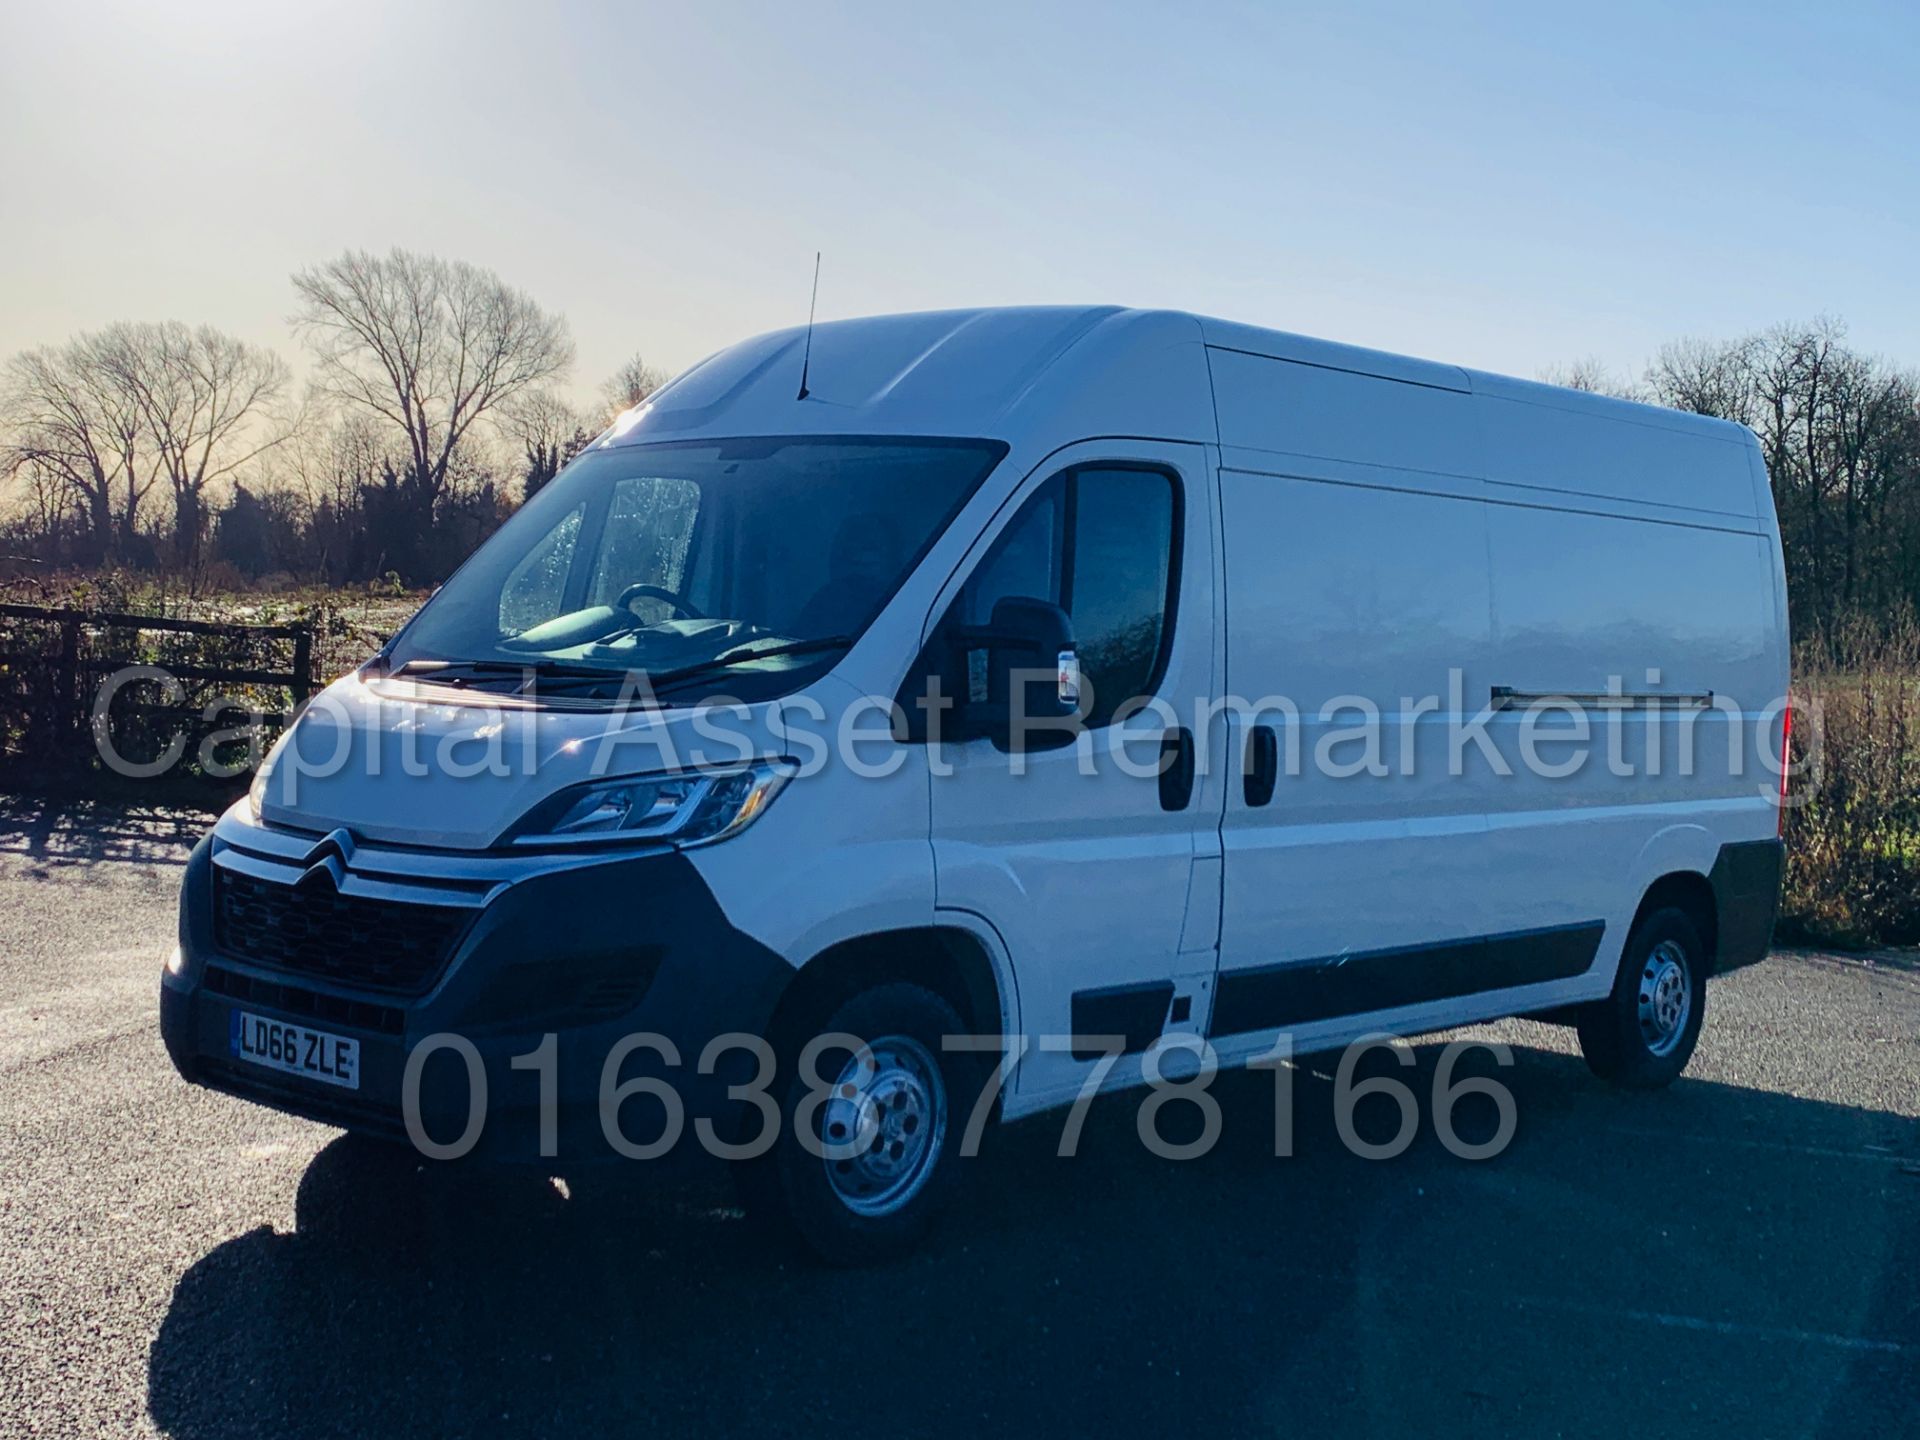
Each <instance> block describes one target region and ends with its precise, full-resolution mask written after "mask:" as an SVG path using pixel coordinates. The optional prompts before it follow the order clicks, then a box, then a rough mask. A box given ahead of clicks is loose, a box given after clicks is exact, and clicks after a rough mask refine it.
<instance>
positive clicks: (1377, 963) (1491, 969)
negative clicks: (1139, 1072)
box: [1075, 920, 1607, 1036]
mask: <svg viewBox="0 0 1920 1440" xmlns="http://www.w3.org/2000/svg"><path fill="white" fill-rule="evenodd" d="M1606 931H1607V927H1606V922H1605V921H1601V920H1588V921H1583V922H1582V923H1580V924H1577V925H1553V926H1549V927H1547V928H1545V929H1541V930H1515V931H1511V932H1509V933H1507V934H1504V935H1479V936H1474V937H1472V938H1470V939H1466V940H1443V941H1440V942H1438V943H1436V944H1431V945H1409V946H1406V947H1404V948H1401V949H1396V950H1367V951H1362V952H1360V953H1358V954H1352V955H1329V956H1326V957H1324V958H1321V959H1316V960H1289V961H1285V962H1283V963H1281V964H1278V965H1263V966H1261V967H1260V968H1258V969H1255V970H1229V971H1226V972H1225V973H1223V974H1222V975H1221V976H1220V986H1219V990H1218V992H1217V993H1216V994H1215V996H1214V1003H1213V1018H1212V1020H1211V1021H1210V1022H1209V1023H1208V1026H1207V1034H1208V1035H1210V1036H1220V1035H1245V1034H1247V1033H1249V1032H1251V1031H1254V1030H1274V1029H1278V1028H1280V1027H1282V1026H1287V1025H1306V1024H1311V1023H1312V1022H1313V1021H1316V1020H1332V1019H1335V1018H1337V1017H1338V1016H1341V1015H1361V1014H1365V1013H1366V1012H1368V1011H1371V1010H1394V1009H1398V1008H1399V1007H1400V1006H1402V1005H1422V1004H1425V1003H1427V1002H1428V1001H1432V1000H1451V999H1453V998H1455V997H1456V996H1460V995H1475V994H1479V993H1480V992H1482V991H1486V990H1505V989H1507V988H1509V987H1511V986H1514V985H1535V984H1538V983H1540V982H1541V981H1543V980H1568V979H1571V978H1572V977H1574V976H1575V975H1580V974H1584V973H1585V972H1586V970H1587V969H1588V967H1589V966H1591V965H1592V964H1593V957H1594V955H1595V954H1597V953H1598V951H1599V949H1600V939H1601V937H1602V936H1603V935H1605V934H1606ZM1076 998H1078V997H1076ZM1075 1028H1076V1029H1077V1028H1078V1026H1077V1025H1076V1027H1075Z"/></svg>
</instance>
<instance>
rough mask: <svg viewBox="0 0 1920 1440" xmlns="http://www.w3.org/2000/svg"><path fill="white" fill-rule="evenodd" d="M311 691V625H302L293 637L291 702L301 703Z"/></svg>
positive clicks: (297, 704)
mask: <svg viewBox="0 0 1920 1440" xmlns="http://www.w3.org/2000/svg"><path fill="white" fill-rule="evenodd" d="M312 693H313V627H312V626H309V625H302V626H301V627H300V630H299V633H298V634H296V635H295V636H294V637H293V703H294V704H295V705H296V706H299V705H301V704H303V703H304V702H305V701H306V698H307V697H308V696H309V695H311V694H312Z"/></svg>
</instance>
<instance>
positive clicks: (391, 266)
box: [293, 250, 573, 542]
mask: <svg viewBox="0 0 1920 1440" xmlns="http://www.w3.org/2000/svg"><path fill="white" fill-rule="evenodd" d="M293 287H294V290H295V291H296V292H297V293H298V295H299V297H300V309H299V311H298V313H297V314H296V315H295V316H294V320H293V323H294V326H295V328H296V329H298V330H299V332H300V333H301V334H302V335H303V336H304V338H305V339H306V340H307V342H308V344H309V346H310V348H311V349H312V351H313V356H314V360H315V365H316V368H317V371H318V376H319V383H320V385H321V386H322V387H323V388H324V389H325V391H326V392H327V393H328V394H330V395H331V396H333V397H334V398H336V399H338V400H340V401H341V402H343V403H345V404H347V405H350V406H353V407H355V408H357V409H360V410H364V411H366V412H368V413H370V414H372V415H374V416H376V417H377V418H378V419H380V420H381V421H383V422H385V424H386V425H387V426H388V427H390V428H391V429H392V430H393V431H395V432H397V433H398V436H399V437H400V438H401V439H402V442H403V443H402V444H401V445H400V446H399V447H398V448H399V449H400V451H401V453H402V454H403V455H404V456H405V457H406V471H405V475H404V476H403V477H402V479H403V487H404V489H405V491H406V495H407V499H408V501H409V505H410V508H411V510H412V512H413V522H414V523H415V524H417V525H419V526H421V527H427V526H430V525H431V523H432V519H433V507H434V505H435V504H436V503H437V502H438V501H439V500H440V498H441V496H442V495H443V494H444V492H445V491H446V488H447V479H448V474H449V470H450V468H451V467H452V465H453V462H454V457H455V455H456V453H457V452H458V451H459V449H460V444H461V441H462V440H464V439H465V438H466V437H467V435H468V434H469V432H470V431H471V430H472V429H473V426H474V423H475V422H476V421H478V420H479V419H480V418H481V417H482V416H483V415H486V414H487V413H488V412H489V411H491V410H492V409H494V407H496V406H498V405H500V404H502V403H503V402H505V401H507V400H510V399H512V398H513V397H514V396H516V395H519V394H521V393H522V392H524V391H527V390H530V389H533V388H534V387H536V386H539V385H543V384H546V383H547V382H549V381H553V380H557V379H559V378H561V377H562V376H564V375H565V374H566V372H567V370H568V368H569V367H570V366H571V365H572V363H573V342H572V340H571V339H570V338H569V336H568V332H567V323H566V321H565V320H563V319H562V318H561V317H559V316H558V315H553V314H549V313H548V312H547V311H545V310H543V309H541V308H540V306H539V305H537V304H535V303H534V301H533V300H532V299H531V298H530V297H529V296H528V295H526V294H525V293H524V292H523V291H520V290H516V289H514V288H513V287H512V286H510V285H508V284H506V283H505V282H504V281H502V280H501V279H500V278H499V276H497V275H495V274H493V273H492V272H491V271H489V270H483V269H480V268H479V267H478V266H474V265H468V264H465V263H464V262H461V261H457V260H441V259H439V258H437V257H435V256H431V255H416V254H413V253H411V252H410V251H406V250H392V251H389V252H388V253H387V254H386V255H383V256H381V255H372V254H369V253H367V252H365V251H359V250H350V251H348V252H347V253H346V254H344V255H341V256H340V257H338V258H337V259H334V260H329V261H327V262H326V263H325V264H324V265H317V266H313V267H312V268H310V269H306V270H302V271H300V272H299V273H298V274H296V275H295V276H294V277H293ZM399 538H400V539H401V541H403V542H404V541H405V540H406V539H407V538H408V537H399Z"/></svg>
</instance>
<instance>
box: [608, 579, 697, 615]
mask: <svg viewBox="0 0 1920 1440" xmlns="http://www.w3.org/2000/svg"><path fill="white" fill-rule="evenodd" d="M636 600H658V601H660V602H661V603H662V604H663V605H671V606H672V607H673V608H674V611H675V612H676V613H677V614H679V615H680V616H681V617H682V618H683V619H686V620H704V619H706V618H707V617H706V616H704V615H702V614H701V613H700V612H699V611H698V610H696V609H694V608H693V606H691V605H689V604H688V603H687V602H686V601H685V600H683V599H681V598H680V597H679V596H678V595H676V594H674V593H673V591H671V590H669V589H667V588H666V586H664V585H629V586H627V588H626V589H624V590H622V591H621V592H620V598H619V599H618V600H615V601H614V602H613V608H614V609H616V610H625V609H627V608H629V607H630V606H631V605H632V604H633V602H634V601H636Z"/></svg>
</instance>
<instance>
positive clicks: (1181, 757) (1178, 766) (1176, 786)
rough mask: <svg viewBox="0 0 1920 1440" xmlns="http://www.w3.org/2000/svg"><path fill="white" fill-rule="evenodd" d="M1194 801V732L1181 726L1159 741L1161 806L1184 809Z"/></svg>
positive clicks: (1166, 808) (1168, 808)
mask: <svg viewBox="0 0 1920 1440" xmlns="http://www.w3.org/2000/svg"><path fill="white" fill-rule="evenodd" d="M1192 803H1193V732H1192V731H1191V730H1189V729H1187V727H1186V726H1184V725H1179V726H1175V727H1174V728H1173V729H1172V730H1169V731H1168V732H1167V734H1166V737H1165V738H1164V739H1163V740H1161V742H1160V808H1161V809H1162V810H1184V809H1186V808H1187V806H1188V805H1190V804H1192Z"/></svg>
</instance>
